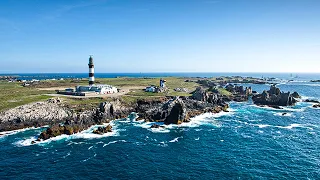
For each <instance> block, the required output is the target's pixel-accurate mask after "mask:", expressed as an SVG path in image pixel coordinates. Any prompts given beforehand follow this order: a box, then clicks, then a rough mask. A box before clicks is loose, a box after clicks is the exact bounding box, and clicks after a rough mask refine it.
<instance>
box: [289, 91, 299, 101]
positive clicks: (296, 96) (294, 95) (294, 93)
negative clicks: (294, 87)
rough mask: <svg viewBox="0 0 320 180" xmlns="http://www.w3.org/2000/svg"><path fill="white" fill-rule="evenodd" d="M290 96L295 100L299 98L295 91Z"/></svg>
mask: <svg viewBox="0 0 320 180" xmlns="http://www.w3.org/2000/svg"><path fill="white" fill-rule="evenodd" d="M291 96H292V97H294V98H297V99H299V98H301V96H300V95H299V93H297V92H296V91H295V92H293V93H292V94H291Z"/></svg>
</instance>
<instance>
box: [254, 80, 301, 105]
mask: <svg viewBox="0 0 320 180" xmlns="http://www.w3.org/2000/svg"><path fill="white" fill-rule="evenodd" d="M297 95H299V94H298V93H295V95H294V96H297ZM252 100H253V102H254V103H255V104H257V105H269V106H292V105H294V104H295V103H296V102H297V100H296V99H295V98H294V97H293V95H292V94H290V92H287V93H284V92H281V91H280V89H279V88H277V87H276V86H275V85H272V86H271V87H270V90H269V91H263V92H262V94H257V95H254V96H253V97H252Z"/></svg>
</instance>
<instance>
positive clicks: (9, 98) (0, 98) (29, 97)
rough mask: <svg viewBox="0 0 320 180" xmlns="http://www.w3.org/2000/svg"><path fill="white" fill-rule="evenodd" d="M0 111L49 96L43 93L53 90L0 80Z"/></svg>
mask: <svg viewBox="0 0 320 180" xmlns="http://www.w3.org/2000/svg"><path fill="white" fill-rule="evenodd" d="M0 92H1V93H0V111H4V110H6V109H10V108H13V107H17V106H20V105H23V104H28V103H31V102H36V101H42V100H46V99H48V98H50V96H47V95H44V94H48V93H53V91H42V90H37V89H36V88H32V87H22V86H21V85H20V84H19V83H8V82H3V81H2V82H0Z"/></svg>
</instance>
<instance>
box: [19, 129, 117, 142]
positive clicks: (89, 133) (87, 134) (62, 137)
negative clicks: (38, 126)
mask: <svg viewBox="0 0 320 180" xmlns="http://www.w3.org/2000/svg"><path fill="white" fill-rule="evenodd" d="M110 124H111V123H110ZM105 125H107V124H104V125H94V126H91V127H90V128H89V129H86V130H84V131H81V132H79V133H76V134H72V135H66V134H63V135H60V136H56V137H53V138H50V139H47V140H44V141H36V137H29V138H27V139H24V140H20V141H17V142H15V143H14V144H15V145H16V146H20V147H21V146H30V145H34V144H37V145H45V144H49V143H51V142H54V141H61V140H72V139H97V138H104V137H109V136H118V135H119V134H118V131H117V129H113V130H112V132H109V133H105V134H102V135H100V134H93V133H92V131H93V130H94V129H96V128H97V127H100V126H105ZM113 127H116V126H113ZM74 144H75V143H74ZM68 145H69V144H68Z"/></svg>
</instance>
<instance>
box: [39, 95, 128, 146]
mask: <svg viewBox="0 0 320 180" xmlns="http://www.w3.org/2000/svg"><path fill="white" fill-rule="evenodd" d="M132 111H133V109H132V108H130V107H127V106H124V105H123V104H122V103H121V102H120V100H118V99H116V100H114V101H110V102H103V103H100V105H99V107H98V108H96V109H93V110H88V111H84V112H79V113H78V114H74V116H72V117H69V118H67V119H66V120H65V122H64V123H61V124H60V125H59V126H53V127H50V128H48V129H47V130H45V131H43V132H42V133H41V134H40V136H39V139H42V140H46V139H48V138H51V137H55V136H59V135H62V134H67V135H70V134H74V133H77V132H80V131H83V130H85V129H88V128H89V127H90V126H92V125H96V124H103V123H107V122H110V120H114V119H120V118H125V117H127V116H128V115H129V114H130V112H132ZM101 128H102V127H100V129H99V128H98V129H97V130H96V131H95V132H94V133H96V134H103V133H107V132H110V130H111V128H112V127H111V126H107V127H105V128H102V129H101ZM65 129H66V130H65Z"/></svg>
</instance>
